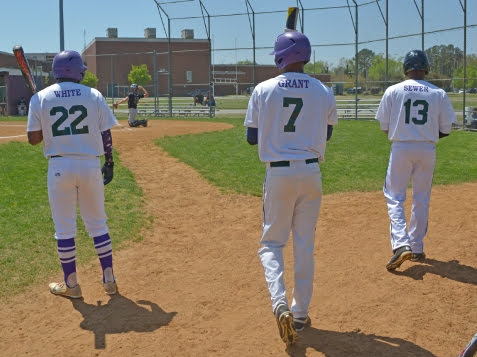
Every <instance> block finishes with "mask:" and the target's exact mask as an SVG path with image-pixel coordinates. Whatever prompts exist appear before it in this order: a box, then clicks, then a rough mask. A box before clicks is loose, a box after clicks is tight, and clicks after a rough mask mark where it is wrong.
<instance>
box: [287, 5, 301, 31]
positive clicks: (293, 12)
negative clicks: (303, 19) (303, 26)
mask: <svg viewBox="0 0 477 357" xmlns="http://www.w3.org/2000/svg"><path fill="white" fill-rule="evenodd" d="M297 20H298V8H297V7H289V8H288V14H287V23H286V27H285V31H296V21H297Z"/></svg>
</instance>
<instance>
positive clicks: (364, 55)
mask: <svg viewBox="0 0 477 357" xmlns="http://www.w3.org/2000/svg"><path fill="white" fill-rule="evenodd" d="M374 56H375V53H374V52H373V51H371V50H369V49H367V48H363V49H362V50H361V51H359V52H358V70H359V71H360V73H361V74H362V75H363V77H365V78H366V76H367V73H368V71H369V68H370V67H371V66H372V65H373V60H374ZM352 61H353V63H354V61H355V57H353V59H352Z"/></svg>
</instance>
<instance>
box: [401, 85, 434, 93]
mask: <svg viewBox="0 0 477 357" xmlns="http://www.w3.org/2000/svg"><path fill="white" fill-rule="evenodd" d="M404 91H405V92H429V87H428V86H404Z"/></svg>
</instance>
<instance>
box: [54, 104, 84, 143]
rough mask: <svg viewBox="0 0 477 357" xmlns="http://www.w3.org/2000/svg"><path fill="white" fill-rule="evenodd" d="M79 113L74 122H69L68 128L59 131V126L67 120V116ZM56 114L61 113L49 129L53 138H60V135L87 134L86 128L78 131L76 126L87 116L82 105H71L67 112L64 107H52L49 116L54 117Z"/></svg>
mask: <svg viewBox="0 0 477 357" xmlns="http://www.w3.org/2000/svg"><path fill="white" fill-rule="evenodd" d="M76 112H80V115H78V116H77V117H76V119H75V120H73V121H72V122H71V125H70V126H66V127H65V128H64V129H59V127H60V125H61V124H63V123H64V122H65V120H66V119H68V114H75V113H76ZM57 113H61V116H60V117H59V118H58V119H57V120H56V121H55V122H54V123H53V125H52V126H51V129H52V131H53V136H62V135H76V134H88V133H89V129H88V126H87V125H85V126H83V127H82V128H81V129H78V128H77V126H78V125H79V123H81V121H82V120H83V119H84V118H86V117H87V116H88V110H87V109H86V108H85V107H84V106H83V105H73V106H72V107H71V108H70V110H69V112H68V110H67V109H66V108H65V107H60V106H58V107H53V108H51V110H50V115H51V116H54V115H56V114H57Z"/></svg>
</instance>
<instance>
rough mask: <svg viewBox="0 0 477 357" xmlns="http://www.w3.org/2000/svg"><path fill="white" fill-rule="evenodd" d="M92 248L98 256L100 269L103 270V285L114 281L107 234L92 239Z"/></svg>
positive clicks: (111, 252)
mask: <svg viewBox="0 0 477 357" xmlns="http://www.w3.org/2000/svg"><path fill="white" fill-rule="evenodd" d="M93 240H94V247H95V249H96V253H97V254H98V258H99V262H100V263H101V268H102V269H103V283H109V282H113V281H114V275H113V246H112V244H111V238H110V237H109V234H108V233H106V234H103V235H102V236H99V237H94V238H93Z"/></svg>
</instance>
